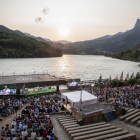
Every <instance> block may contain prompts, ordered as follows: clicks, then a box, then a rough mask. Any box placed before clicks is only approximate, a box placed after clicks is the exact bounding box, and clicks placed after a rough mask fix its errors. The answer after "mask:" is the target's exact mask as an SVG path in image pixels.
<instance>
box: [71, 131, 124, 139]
mask: <svg viewBox="0 0 140 140" xmlns="http://www.w3.org/2000/svg"><path fill="white" fill-rule="evenodd" d="M119 131H122V128H116V129H112V130H107V131H103V132H99V133H92V134H88V135H83V136H79V137H74V138H73V140H83V139H87V138H93V137H97V136H101V135H107V134H110V133H114V132H119Z"/></svg>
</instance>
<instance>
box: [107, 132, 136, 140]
mask: <svg viewBox="0 0 140 140" xmlns="http://www.w3.org/2000/svg"><path fill="white" fill-rule="evenodd" d="M135 139H136V135H135V134H134V133H130V134H126V135H123V136H118V137H114V138H110V139H106V140H135Z"/></svg>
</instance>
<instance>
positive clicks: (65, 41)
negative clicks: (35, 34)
mask: <svg viewBox="0 0 140 140" xmlns="http://www.w3.org/2000/svg"><path fill="white" fill-rule="evenodd" d="M54 42H55V43H61V44H67V43H71V41H67V40H58V41H54Z"/></svg>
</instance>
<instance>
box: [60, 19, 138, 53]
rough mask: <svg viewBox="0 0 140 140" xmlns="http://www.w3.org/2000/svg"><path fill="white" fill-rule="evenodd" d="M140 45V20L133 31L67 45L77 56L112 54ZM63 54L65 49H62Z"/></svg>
mask: <svg viewBox="0 0 140 140" xmlns="http://www.w3.org/2000/svg"><path fill="white" fill-rule="evenodd" d="M138 44H140V19H137V22H136V24H135V26H134V28H132V29H131V30H127V31H125V32H119V33H117V34H115V35H106V36H103V37H100V38H97V39H93V40H86V41H79V42H74V43H69V44H65V47H67V48H68V47H69V48H71V49H74V50H75V53H76V54H80V53H82V52H85V53H86V54H108V53H110V54H112V53H119V52H121V51H125V50H127V49H131V48H133V47H135V46H137V45H138ZM61 50H62V52H63V51H64V50H65V48H62V49H61Z"/></svg>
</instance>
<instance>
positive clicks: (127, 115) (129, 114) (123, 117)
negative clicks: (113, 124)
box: [120, 109, 139, 120]
mask: <svg viewBox="0 0 140 140" xmlns="http://www.w3.org/2000/svg"><path fill="white" fill-rule="evenodd" d="M138 111H139V109H135V110H134V111H132V112H130V113H128V114H126V115H124V116H122V117H120V120H124V119H125V118H127V117H130V116H131V115H133V114H135V113H137V112H138Z"/></svg>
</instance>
